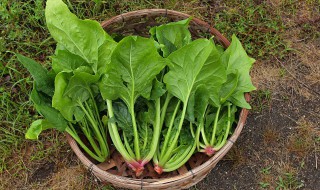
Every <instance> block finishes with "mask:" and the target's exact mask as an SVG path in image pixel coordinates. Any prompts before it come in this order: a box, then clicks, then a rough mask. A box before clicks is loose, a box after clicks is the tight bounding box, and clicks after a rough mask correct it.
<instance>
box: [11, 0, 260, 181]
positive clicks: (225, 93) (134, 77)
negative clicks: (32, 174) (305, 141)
mask: <svg viewBox="0 0 320 190" xmlns="http://www.w3.org/2000/svg"><path fill="white" fill-rule="evenodd" d="M45 15H46V22H47V26H48V29H49V31H50V33H51V35H52V37H53V38H54V39H55V40H56V41H57V47H56V52H55V54H54V55H53V56H52V57H51V58H52V70H50V71H48V70H46V69H45V68H44V67H42V66H41V65H40V64H38V63H36V62H35V61H33V60H31V59H29V58H26V57H24V56H22V55H20V54H17V57H18V59H19V60H20V61H21V63H22V64H23V65H24V66H25V67H26V68H27V69H28V70H29V71H30V73H31V75H32V76H33V78H34V88H33V90H32V92H31V100H32V101H33V103H34V105H35V108H36V110H37V111H38V112H39V113H40V114H41V115H42V116H43V117H44V119H40V120H36V121H35V122H33V123H32V125H31V126H30V128H29V129H28V131H27V133H26V138H29V139H37V138H38V136H39V134H40V132H41V131H42V130H45V129H49V128H56V129H58V130H60V131H66V132H67V133H69V134H70V135H71V136H72V137H73V138H74V139H75V140H76V141H77V142H78V144H79V145H80V146H81V147H82V148H83V150H84V151H86V152H87V153H88V154H89V155H90V156H91V157H92V158H94V159H95V160H97V161H99V162H103V161H105V159H106V158H107V157H108V155H109V148H108V142H107V136H108V134H109V136H110V138H111V141H112V144H113V146H114V147H115V148H116V149H117V151H118V152H119V153H120V154H121V155H122V157H123V158H124V160H125V161H126V162H127V164H128V165H129V166H130V167H131V168H132V169H133V170H134V171H135V172H136V175H137V176H138V175H140V174H141V173H142V172H143V169H144V166H145V164H146V163H148V162H149V161H150V160H153V162H154V167H155V168H154V169H155V171H156V172H158V173H159V174H160V173H162V172H170V171H173V170H176V169H178V168H179V167H181V166H182V165H184V164H185V163H186V162H187V161H188V160H189V158H190V157H191V156H192V155H193V154H194V153H195V152H197V151H201V152H204V153H206V154H207V155H209V156H212V155H213V154H214V153H215V151H217V150H219V149H220V148H221V147H222V146H223V145H224V144H225V143H226V140H227V137H228V135H229V134H230V133H231V131H232V125H233V123H234V122H235V121H236V113H237V107H241V108H248V109H249V108H250V105H249V104H248V103H247V102H246V101H245V99H244V93H245V92H250V91H252V90H254V89H255V87H254V86H253V85H252V83H251V79H250V75H249V71H250V68H251V66H252V64H253V62H254V59H252V58H250V57H248V55H247V54H246V52H245V51H244V49H243V47H242V46H241V43H240V42H239V40H238V39H237V38H236V37H235V36H233V37H232V43H231V45H230V46H229V47H228V48H227V49H226V50H224V49H223V48H222V47H221V46H219V45H216V44H215V43H214V41H213V39H212V38H211V39H196V40H193V39H192V37H191V33H190V31H189V30H188V27H189V22H190V21H191V18H189V19H186V20H182V21H178V22H172V23H169V24H164V25H160V26H156V27H153V28H151V29H150V35H151V37H150V38H144V37H139V36H127V37H124V38H122V39H121V40H120V41H117V42H116V41H115V40H114V39H112V37H111V36H110V35H108V34H107V33H106V32H105V31H104V30H103V29H102V28H101V26H100V25H99V23H97V22H95V21H92V20H80V19H78V18H77V17H76V16H75V15H74V14H72V13H71V12H70V11H69V9H68V7H67V6H66V5H65V4H64V3H63V2H62V1H61V0H48V1H47V6H46V11H45ZM83 137H85V139H86V140H85V141H86V143H85V142H83V141H82V140H83V139H84V138H83Z"/></svg>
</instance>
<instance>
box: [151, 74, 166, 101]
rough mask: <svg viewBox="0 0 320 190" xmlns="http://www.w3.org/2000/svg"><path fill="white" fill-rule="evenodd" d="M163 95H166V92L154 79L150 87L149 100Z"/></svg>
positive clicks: (161, 84)
mask: <svg viewBox="0 0 320 190" xmlns="http://www.w3.org/2000/svg"><path fill="white" fill-rule="evenodd" d="M164 93H166V90H165V89H164V85H163V83H162V82H159V81H158V80H157V79H155V80H154V82H153V85H152V90H151V95H150V99H151V100H156V99H157V98H160V97H161V96H162V95H163V94H164Z"/></svg>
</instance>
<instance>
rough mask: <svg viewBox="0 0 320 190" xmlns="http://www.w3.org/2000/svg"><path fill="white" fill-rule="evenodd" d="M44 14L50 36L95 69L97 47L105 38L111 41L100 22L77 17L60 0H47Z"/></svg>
mask: <svg viewBox="0 0 320 190" xmlns="http://www.w3.org/2000/svg"><path fill="white" fill-rule="evenodd" d="M45 16H46V22H47V26H48V29H49V31H50V34H51V35H52V37H53V38H54V39H55V40H56V41H57V42H58V43H60V44H62V45H63V46H64V47H65V48H66V49H67V50H68V51H69V52H71V53H73V54H75V55H78V56H80V57H81V58H83V59H84V60H85V61H86V62H87V63H89V64H90V65H92V66H93V69H94V70H95V71H96V69H97V64H98V59H99V58H98V57H99V56H98V55H99V47H100V46H101V45H102V44H103V43H105V41H106V40H107V41H112V38H111V37H110V36H109V35H107V34H106V32H105V31H104V30H103V29H102V27H101V26H100V24H99V23H98V22H96V21H93V20H81V19H78V18H77V16H75V15H74V14H72V13H71V12H70V11H69V9H68V7H67V5H66V4H64V3H63V1H62V0H48V1H47V5H46V9H45Z"/></svg>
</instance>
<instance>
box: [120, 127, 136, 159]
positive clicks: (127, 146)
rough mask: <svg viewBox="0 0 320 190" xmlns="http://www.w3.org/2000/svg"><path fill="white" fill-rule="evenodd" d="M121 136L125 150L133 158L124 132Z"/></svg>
mask: <svg viewBox="0 0 320 190" xmlns="http://www.w3.org/2000/svg"><path fill="white" fill-rule="evenodd" d="M122 135H123V140H124V145H125V146H126V149H127V151H128V153H129V155H130V156H131V157H133V158H134V153H133V151H132V149H131V147H130V145H129V142H128V139H127V136H126V134H125V132H124V131H123V132H122Z"/></svg>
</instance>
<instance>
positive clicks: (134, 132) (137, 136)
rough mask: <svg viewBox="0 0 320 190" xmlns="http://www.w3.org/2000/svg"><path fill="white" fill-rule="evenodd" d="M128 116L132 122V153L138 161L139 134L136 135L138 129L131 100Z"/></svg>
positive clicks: (139, 157)
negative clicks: (129, 115)
mask: <svg viewBox="0 0 320 190" xmlns="http://www.w3.org/2000/svg"><path fill="white" fill-rule="evenodd" d="M130 114H131V120H132V126H133V138H134V142H133V143H134V144H133V145H134V152H135V155H136V159H137V160H140V159H141V156H140V147H139V134H138V127H137V123H136V116H135V113H134V103H133V100H132V101H131V105H130Z"/></svg>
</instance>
